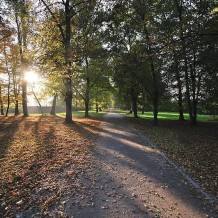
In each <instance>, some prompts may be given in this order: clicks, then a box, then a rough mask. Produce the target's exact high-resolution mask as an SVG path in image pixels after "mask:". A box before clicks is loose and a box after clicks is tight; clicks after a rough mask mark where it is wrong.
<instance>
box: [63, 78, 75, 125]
mask: <svg viewBox="0 0 218 218" xmlns="http://www.w3.org/2000/svg"><path fill="white" fill-rule="evenodd" d="M65 87H66V88H67V90H66V94H65V103H66V117H65V123H72V122H73V120H72V95H73V94H72V81H71V78H70V79H68V82H66V83H65Z"/></svg>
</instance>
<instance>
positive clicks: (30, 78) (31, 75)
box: [24, 70, 39, 83]
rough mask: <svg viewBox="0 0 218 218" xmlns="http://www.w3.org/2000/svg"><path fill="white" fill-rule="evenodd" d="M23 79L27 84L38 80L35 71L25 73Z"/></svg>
mask: <svg viewBox="0 0 218 218" xmlns="http://www.w3.org/2000/svg"><path fill="white" fill-rule="evenodd" d="M24 79H25V80H26V81H27V82H28V83H35V82H37V81H38V80H39V76H38V74H37V73H36V72H35V71H32V70H31V71H27V72H25V75H24Z"/></svg>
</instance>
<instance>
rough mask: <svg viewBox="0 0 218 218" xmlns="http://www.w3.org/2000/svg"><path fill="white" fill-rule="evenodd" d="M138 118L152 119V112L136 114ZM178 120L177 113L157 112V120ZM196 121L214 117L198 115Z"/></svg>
mask: <svg viewBox="0 0 218 218" xmlns="http://www.w3.org/2000/svg"><path fill="white" fill-rule="evenodd" d="M117 112H118V113H121V114H126V115H127V116H128V117H132V116H133V114H128V112H129V111H125V110H117ZM138 116H139V117H140V118H143V119H153V112H145V113H144V114H141V113H138ZM184 117H185V119H186V120H189V115H188V113H184ZM178 118H179V114H178V113H177V112H159V113H158V119H159V120H178ZM216 118H217V117H216ZM197 120H198V121H211V120H214V117H213V116H211V115H198V117H197Z"/></svg>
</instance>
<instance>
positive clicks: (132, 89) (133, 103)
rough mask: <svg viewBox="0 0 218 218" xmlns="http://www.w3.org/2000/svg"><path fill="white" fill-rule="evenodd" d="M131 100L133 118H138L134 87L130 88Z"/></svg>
mask: <svg viewBox="0 0 218 218" xmlns="http://www.w3.org/2000/svg"><path fill="white" fill-rule="evenodd" d="M131 99H132V110H133V115H134V118H138V110H137V95H136V91H135V88H134V86H133V85H132V86H131Z"/></svg>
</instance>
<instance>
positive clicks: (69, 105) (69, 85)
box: [63, 0, 73, 123]
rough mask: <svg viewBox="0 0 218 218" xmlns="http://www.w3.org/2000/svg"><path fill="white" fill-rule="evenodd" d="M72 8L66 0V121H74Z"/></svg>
mask: <svg viewBox="0 0 218 218" xmlns="http://www.w3.org/2000/svg"><path fill="white" fill-rule="evenodd" d="M70 12H71V10H70V1H69V0H66V2H65V37H64V39H63V41H64V48H65V61H66V66H67V67H68V69H67V71H66V75H64V76H65V77H66V79H65V88H66V93H65V101H66V118H65V123H72V122H73V121H72V97H73V92H72V69H71V67H72V64H71V52H72V51H71V43H70V40H71V13H70Z"/></svg>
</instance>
